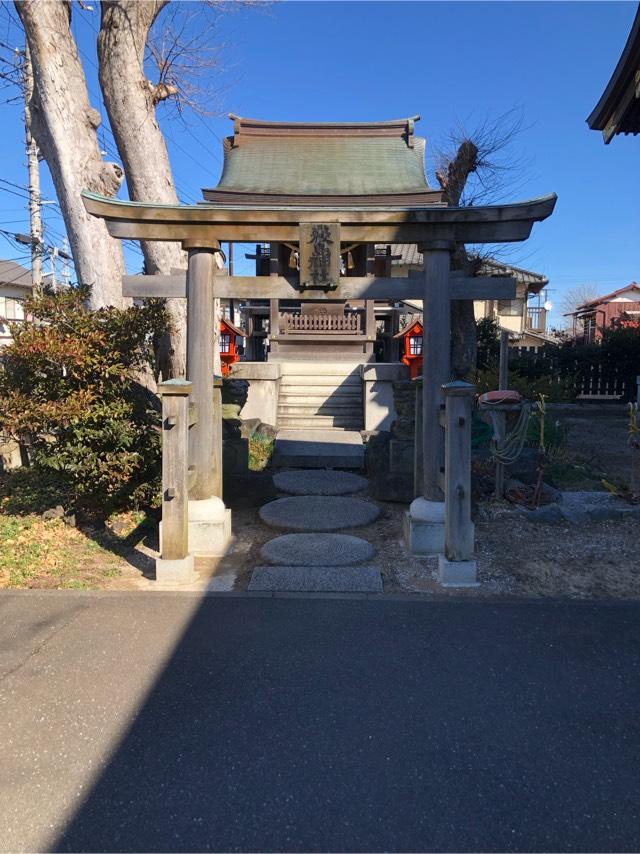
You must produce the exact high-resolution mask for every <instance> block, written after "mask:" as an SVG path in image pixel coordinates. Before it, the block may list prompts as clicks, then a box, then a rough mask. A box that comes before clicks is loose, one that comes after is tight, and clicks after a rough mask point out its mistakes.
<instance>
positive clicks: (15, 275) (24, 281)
mask: <svg viewBox="0 0 640 854" xmlns="http://www.w3.org/2000/svg"><path fill="white" fill-rule="evenodd" d="M0 285H13V286H14V287H19V288H30V287H31V272H30V271H29V270H27V269H26V267H23V266H22V265H21V264H16V262H15V261H2V260H0Z"/></svg>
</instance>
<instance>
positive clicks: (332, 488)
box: [273, 469, 368, 495]
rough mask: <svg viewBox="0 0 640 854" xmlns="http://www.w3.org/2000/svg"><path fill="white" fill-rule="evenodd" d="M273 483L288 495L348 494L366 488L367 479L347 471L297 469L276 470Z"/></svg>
mask: <svg viewBox="0 0 640 854" xmlns="http://www.w3.org/2000/svg"><path fill="white" fill-rule="evenodd" d="M273 483H274V484H275V487H276V489H278V490H280V492H288V493H289V494H290V495H348V494H349V493H350V492H361V491H362V490H363V489H366V487H367V484H368V481H367V479H366V477H361V476H360V475H359V474H351V473H350V472H347V471H323V470H322V469H298V471H281V472H278V473H277V474H275V475H274V476H273Z"/></svg>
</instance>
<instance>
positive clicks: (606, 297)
mask: <svg viewBox="0 0 640 854" xmlns="http://www.w3.org/2000/svg"><path fill="white" fill-rule="evenodd" d="M627 291H640V285H639V284H638V283H637V282H630V283H629V284H628V285H625V286H624V288H618V290H617V291H612V292H611V293H610V294H605V295H604V296H602V297H596V298H595V299H591V300H589V301H588V302H583V303H582V305H579V306H578V307H577V309H576V311H582V309H585V308H591V307H593V306H596V305H601V304H602V303H603V302H609V300H612V299H615V298H616V297H619V296H620V294H624V293H626V292H627ZM572 313H573V312H572Z"/></svg>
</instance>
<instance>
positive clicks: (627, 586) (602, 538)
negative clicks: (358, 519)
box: [108, 409, 640, 599]
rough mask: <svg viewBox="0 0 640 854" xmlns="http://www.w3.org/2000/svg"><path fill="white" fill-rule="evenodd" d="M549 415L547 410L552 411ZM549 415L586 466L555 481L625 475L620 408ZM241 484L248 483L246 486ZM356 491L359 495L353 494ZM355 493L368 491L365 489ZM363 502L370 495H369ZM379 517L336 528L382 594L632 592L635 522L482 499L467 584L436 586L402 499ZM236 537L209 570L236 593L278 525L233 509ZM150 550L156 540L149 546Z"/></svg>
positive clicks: (147, 553)
mask: <svg viewBox="0 0 640 854" xmlns="http://www.w3.org/2000/svg"><path fill="white" fill-rule="evenodd" d="M554 414H555V413H554ZM557 418H558V419H559V420H561V421H562V422H563V423H564V424H567V425H568V426H569V427H570V436H569V440H568V444H567V448H566V449H565V451H564V453H563V459H564V460H565V461H568V462H571V463H574V464H577V465H584V466H587V467H588V468H589V472H590V475H589V478H590V480H589V482H584V483H583V482H579V481H575V482H574V483H566V484H562V488H564V489H594V488H598V487H600V488H601V484H600V480H599V477H600V476H601V475H602V476H605V477H606V478H607V479H609V480H612V481H616V482H619V481H625V480H627V479H628V475H629V459H630V458H629V449H628V446H627V432H626V431H627V416H626V415H625V414H624V412H622V411H618V412H612V411H607V410H606V409H605V410H602V409H599V410H595V409H594V410H589V409H587V410H586V411H583V409H580V410H569V411H562V412H559V413H557ZM247 488H249V487H247ZM359 497H360V496H359ZM361 497H365V498H366V493H363V494H362V495H361ZM369 500H371V499H369ZM376 503H377V504H378V505H379V506H380V508H381V515H380V518H379V519H378V520H377V521H376V522H374V523H373V524H371V525H367V526H364V527H361V528H350V529H348V530H345V531H344V533H346V534H352V535H354V536H356V537H362V538H363V539H365V540H367V541H369V542H371V543H372V544H373V545H374V547H375V548H376V556H375V557H374V558H373V560H371V561H368V563H370V564H371V565H375V566H378V567H379V568H380V570H381V572H382V576H383V582H384V591H385V593H398V592H402V593H420V594H426V595H429V596H432V597H434V598H441V599H444V598H447V597H452V596H453V597H460V596H465V597H468V598H478V597H495V596H498V597H500V596H518V597H521V596H525V597H536V598H539V597H549V596H560V597H570V598H578V599H585V598H608V597H613V598H640V558H639V557H638V533H639V531H638V528H639V527H640V526H639V524H638V521H637V520H633V519H625V520H616V521H606V522H605V521H599V522H590V523H589V524H585V525H570V524H568V523H566V522H562V523H560V524H538V523H532V522H529V521H528V520H527V519H526V518H523V517H522V516H521V515H520V514H519V513H517V512H516V511H515V510H514V508H513V507H512V506H511V505H509V504H506V503H495V502H492V501H491V500H488V499H487V500H483V501H481V502H480V503H479V506H478V508H477V513H476V519H475V522H476V545H477V559H478V575H479V580H480V581H481V585H480V587H478V588H475V589H470V590H444V589H443V588H441V587H440V586H439V584H438V583H437V581H436V560H435V559H431V558H427V559H424V558H417V557H414V556H413V555H411V554H409V553H408V552H407V550H406V548H405V545H404V541H403V537H402V530H403V517H404V514H405V513H406V510H407V505H405V504H395V503H390V502H376ZM233 530H234V535H235V538H234V543H233V545H232V547H231V549H230V552H229V554H228V555H227V556H226V557H225V558H223V560H222V562H221V566H220V568H219V569H218V570H216V574H219V573H224V572H231V573H232V575H235V583H234V586H233V589H234V590H238V591H243V590H246V589H247V586H248V584H249V580H250V578H251V574H252V572H253V568H254V567H255V566H258V565H260V564H262V563H264V561H263V559H262V558H261V557H260V549H261V548H262V546H263V545H264V543H266V542H267V541H268V540H270V539H272V538H273V537H276V536H278V535H279V532H278V531H276V530H274V529H272V528H269V527H267V526H266V525H264V524H263V523H262V522H261V521H260V518H259V516H258V509H257V508H240V509H234V510H233ZM154 545H155V544H154V543H152V542H149V541H147V544H146V546H143V547H142V548H141V547H140V546H139V547H138V556H139V558H141V557H142V555H140V554H139V552H140V551H144V559H145V560H146V564H145V565H144V566H140V567H139V568H136V569H133V567H131V569H130V571H129V572H126V573H125V574H124V577H121V579H119V580H115V579H114V581H113V582H112V583H110V584H109V585H108V586H110V587H111V586H127V584H129V585H131V583H132V582H133V586H138V585H137V584H136V583H135V579H136V578H140V569H143V570H144V571H145V574H146V576H147V578H150V577H152V573H153V557H154V556H155V552H154ZM156 547H157V546H156Z"/></svg>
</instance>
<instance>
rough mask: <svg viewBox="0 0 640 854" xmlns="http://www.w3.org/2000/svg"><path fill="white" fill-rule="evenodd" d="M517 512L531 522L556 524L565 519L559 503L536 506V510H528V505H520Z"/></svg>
mask: <svg viewBox="0 0 640 854" xmlns="http://www.w3.org/2000/svg"><path fill="white" fill-rule="evenodd" d="M517 512H518V513H519V514H520V515H521V516H522V517H523V518H525V519H526V520H527V521H529V522H538V523H554V524H555V523H559V522H564V521H565V517H564V515H563V513H562V510H561V509H560V506H559V505H558V504H545V505H543V506H542V507H536V508H535V510H527V508H526V507H522V506H519V507H518V508H517Z"/></svg>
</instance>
